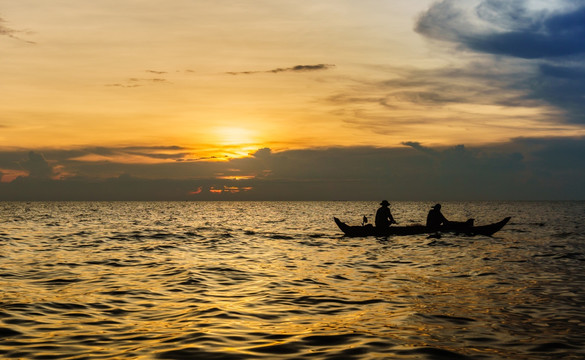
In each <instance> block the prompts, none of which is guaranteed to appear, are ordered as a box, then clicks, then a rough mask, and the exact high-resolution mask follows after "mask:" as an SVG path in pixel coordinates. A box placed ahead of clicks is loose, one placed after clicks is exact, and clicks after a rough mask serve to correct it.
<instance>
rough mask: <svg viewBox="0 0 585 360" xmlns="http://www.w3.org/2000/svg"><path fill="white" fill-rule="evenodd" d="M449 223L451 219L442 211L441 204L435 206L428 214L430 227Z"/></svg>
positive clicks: (434, 227)
mask: <svg viewBox="0 0 585 360" xmlns="http://www.w3.org/2000/svg"><path fill="white" fill-rule="evenodd" d="M448 223H449V220H447V219H446V218H445V216H443V214H442V213H441V204H437V205H435V206H433V207H432V208H431V210H430V211H429V214H428V215H427V227H428V228H429V229H439V228H440V227H441V225H446V224H448Z"/></svg>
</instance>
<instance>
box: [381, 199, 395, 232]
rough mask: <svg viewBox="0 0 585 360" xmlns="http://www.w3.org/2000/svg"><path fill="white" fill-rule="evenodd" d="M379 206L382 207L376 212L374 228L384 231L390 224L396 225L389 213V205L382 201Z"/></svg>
mask: <svg viewBox="0 0 585 360" xmlns="http://www.w3.org/2000/svg"><path fill="white" fill-rule="evenodd" d="M380 205H382V206H381V207H380V208H379V209H378V211H376V228H378V229H386V228H388V227H389V226H390V225H391V224H396V221H394V218H393V217H392V214H391V213H390V208H389V207H388V206H389V205H390V203H389V202H388V201H386V200H384V201H382V202H381V203H380Z"/></svg>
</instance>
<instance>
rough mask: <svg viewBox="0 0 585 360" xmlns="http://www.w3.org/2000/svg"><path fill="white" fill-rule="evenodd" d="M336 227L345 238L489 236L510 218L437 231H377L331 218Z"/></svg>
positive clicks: (395, 228)
mask: <svg viewBox="0 0 585 360" xmlns="http://www.w3.org/2000/svg"><path fill="white" fill-rule="evenodd" d="M333 219H334V221H335V223H336V224H337V226H338V227H339V229H340V230H341V231H343V233H344V234H345V236H351V237H361V236H400V235H419V234H435V233H437V232H441V233H458V234H464V235H469V236H473V235H486V236H491V235H493V234H495V233H496V232H498V231H500V230H501V229H502V228H503V227H504V225H506V224H507V223H508V221H510V217H507V218H505V219H503V220H501V221H499V222H497V223H493V224H488V225H481V226H473V225H472V224H473V221H471V220H470V221H468V222H463V223H462V222H456V223H455V222H454V223H450V224H448V225H444V226H441V227H440V228H438V229H430V228H427V227H426V226H424V225H411V226H391V227H389V228H387V229H377V228H375V227H374V226H372V225H364V226H351V225H347V224H346V223H344V222H342V221H341V220H339V219H338V218H336V217H334V218H333Z"/></svg>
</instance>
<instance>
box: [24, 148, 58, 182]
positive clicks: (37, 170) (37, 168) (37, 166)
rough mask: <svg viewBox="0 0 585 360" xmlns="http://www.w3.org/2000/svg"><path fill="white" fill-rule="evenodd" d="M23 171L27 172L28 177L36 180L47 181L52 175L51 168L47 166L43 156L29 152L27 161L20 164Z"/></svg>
mask: <svg viewBox="0 0 585 360" xmlns="http://www.w3.org/2000/svg"><path fill="white" fill-rule="evenodd" d="M20 165H21V166H22V168H23V169H25V170H27V171H28V172H29V177H31V178H36V179H48V178H50V177H51V176H52V175H53V167H52V166H51V165H49V163H48V162H47V160H45V157H44V156H43V154H39V153H36V152H34V151H31V152H29V153H28V159H26V160H23V161H21V162H20Z"/></svg>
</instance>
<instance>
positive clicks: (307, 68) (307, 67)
mask: <svg viewBox="0 0 585 360" xmlns="http://www.w3.org/2000/svg"><path fill="white" fill-rule="evenodd" d="M334 67H335V65H332V64H317V65H296V66H293V67H288V68H276V69H272V70H261V71H230V72H227V74H230V75H250V74H259V73H273V74H276V73H281V72H307V71H319V70H329V69H331V68H334Z"/></svg>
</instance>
